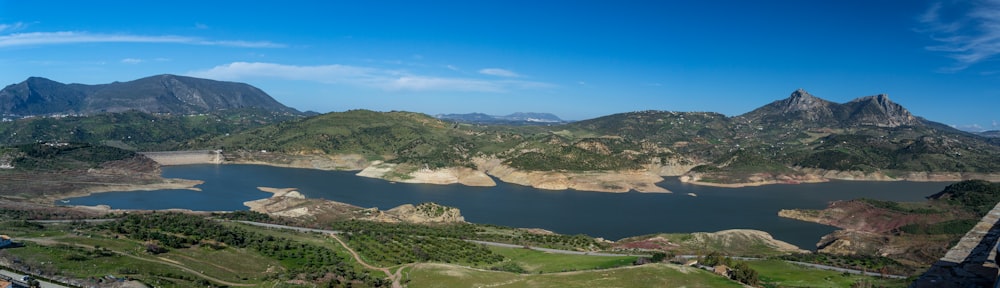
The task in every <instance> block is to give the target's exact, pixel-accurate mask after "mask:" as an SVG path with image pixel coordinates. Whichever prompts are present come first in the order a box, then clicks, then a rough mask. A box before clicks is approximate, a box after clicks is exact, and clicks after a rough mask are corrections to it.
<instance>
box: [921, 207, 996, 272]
mask: <svg viewBox="0 0 1000 288" xmlns="http://www.w3.org/2000/svg"><path fill="white" fill-rule="evenodd" d="M998 239H1000V203H998V204H997V205H996V206H994V207H993V210H990V212H989V213H987V214H986V216H984V217H983V219H981V220H979V223H977V224H976V226H975V227H973V228H972V230H969V232H967V233H965V236H963V237H962V240H960V241H959V242H958V244H955V247H952V248H951V249H950V250H948V253H947V254H945V256H944V257H942V258H941V260H938V261H937V262H935V263H934V265H933V266H931V268H930V269H928V270H927V272H924V274H923V275H920V278H918V279H917V281H914V282H913V284H911V285H910V287H993V285H994V282H995V281H996V279H997V263H996V261H995V259H996V253H997V251H996V249H995V247H996V246H997V240H998Z"/></svg>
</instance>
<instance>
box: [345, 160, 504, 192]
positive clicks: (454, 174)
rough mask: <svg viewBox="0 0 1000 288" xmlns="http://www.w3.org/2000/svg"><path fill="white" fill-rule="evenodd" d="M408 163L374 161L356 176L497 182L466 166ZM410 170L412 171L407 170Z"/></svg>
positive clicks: (434, 181) (423, 181)
mask: <svg viewBox="0 0 1000 288" xmlns="http://www.w3.org/2000/svg"><path fill="white" fill-rule="evenodd" d="M409 168H412V167H410V166H409V165H399V164H392V163H383V162H381V161H375V162H373V163H372V165H370V166H368V167H366V168H365V169H364V170H361V172H358V174H355V175H358V176H361V177H368V178H378V179H384V180H389V181H395V182H402V183H421V184H437V185H449V184H462V185H466V186H478V187H493V186H496V185H497V183H496V182H493V179H492V178H490V176H489V175H486V173H484V172H482V171H478V170H474V169H472V168H467V167H451V168H440V169H426V168H424V169H409ZM407 170H412V171H407Z"/></svg>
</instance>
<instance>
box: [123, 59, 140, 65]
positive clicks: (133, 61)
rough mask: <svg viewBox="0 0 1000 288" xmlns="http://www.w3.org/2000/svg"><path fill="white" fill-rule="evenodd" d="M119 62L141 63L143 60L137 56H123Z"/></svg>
mask: <svg viewBox="0 0 1000 288" xmlns="http://www.w3.org/2000/svg"><path fill="white" fill-rule="evenodd" d="M121 62H122V63H125V64H139V63H142V62H143V60H142V59H139V58H125V59H122V61H121Z"/></svg>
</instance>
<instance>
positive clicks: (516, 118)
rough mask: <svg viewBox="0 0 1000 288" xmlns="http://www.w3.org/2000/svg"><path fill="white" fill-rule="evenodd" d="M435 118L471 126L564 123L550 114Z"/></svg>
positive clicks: (447, 116)
mask: <svg viewBox="0 0 1000 288" xmlns="http://www.w3.org/2000/svg"><path fill="white" fill-rule="evenodd" d="M434 117H435V118H438V119H442V120H451V121H456V122H462V123H473V124H504V125H549V124H562V123H566V122H567V121H564V120H562V119H560V118H559V117H558V116H556V115H553V114H551V113H535V112H517V113H513V114H510V115H506V116H497V115H487V114H483V113H468V114H438V115H434Z"/></svg>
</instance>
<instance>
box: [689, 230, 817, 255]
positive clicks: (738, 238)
mask: <svg viewBox="0 0 1000 288" xmlns="http://www.w3.org/2000/svg"><path fill="white" fill-rule="evenodd" d="M689 241H690V242H691V243H693V244H694V245H709V244H710V243H716V244H715V245H721V246H724V247H736V246H741V245H747V244H750V245H763V246H767V247H769V248H771V249H774V250H775V251H779V252H788V253H808V252H809V251H806V250H802V249H800V248H799V247H797V246H795V245H792V244H789V243H788V242H784V241H781V240H778V239H774V237H773V236H771V234H769V233H767V232H764V231H760V230H750V229H730V230H723V231H718V232H711V233H702V232H697V233H691V240H689Z"/></svg>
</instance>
